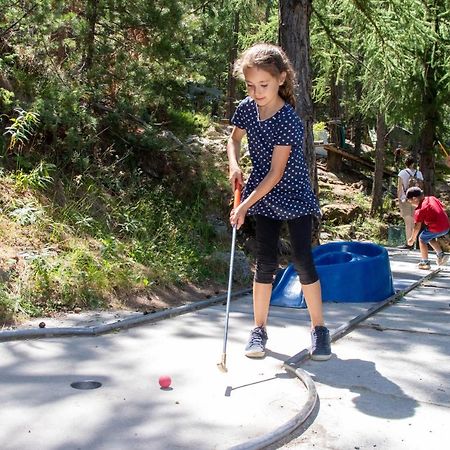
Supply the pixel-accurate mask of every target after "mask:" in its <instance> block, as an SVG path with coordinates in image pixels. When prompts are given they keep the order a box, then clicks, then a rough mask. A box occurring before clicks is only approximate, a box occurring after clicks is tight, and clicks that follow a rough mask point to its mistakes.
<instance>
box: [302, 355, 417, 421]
mask: <svg viewBox="0 0 450 450" xmlns="http://www.w3.org/2000/svg"><path fill="white" fill-rule="evenodd" d="M317 364H318V363H314V362H312V361H308V362H307V363H306V364H305V365H304V366H303V368H304V369H306V370H308V372H310V373H311V374H312V375H313V380H314V382H316V383H321V384H324V385H328V386H331V387H333V388H337V389H342V390H348V391H349V392H353V393H355V394H357V396H355V397H354V398H353V399H352V402H353V403H354V405H355V407H356V408H357V409H358V410H359V411H361V412H362V413H364V414H367V415H370V416H374V417H381V418H385V419H402V418H405V417H411V416H413V415H414V414H415V409H416V408H417V407H418V406H419V403H418V402H417V401H416V400H415V399H413V398H411V397H409V396H408V395H406V394H405V393H404V392H403V391H402V389H401V388H400V387H399V386H398V385H397V384H395V383H393V382H392V381H391V380H389V379H388V378H386V377H384V376H383V375H382V374H381V373H380V372H378V370H377V369H376V365H375V363H373V362H372V361H364V360H361V359H339V358H336V357H333V358H332V359H331V360H330V361H328V362H327V367H326V371H324V370H322V369H319V366H318V365H317ZM319 364H320V363H319ZM320 367H322V368H323V367H324V365H323V364H322V366H320Z"/></svg>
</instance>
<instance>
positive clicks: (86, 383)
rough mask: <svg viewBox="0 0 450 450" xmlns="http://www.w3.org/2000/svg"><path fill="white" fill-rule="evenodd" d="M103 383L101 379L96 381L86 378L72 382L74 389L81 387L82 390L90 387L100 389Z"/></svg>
mask: <svg viewBox="0 0 450 450" xmlns="http://www.w3.org/2000/svg"><path fill="white" fill-rule="evenodd" d="M101 385H102V383H100V381H94V380H84V381H74V382H73V383H71V384H70V386H71V387H73V388H74V389H81V390H84V391H86V390H89V389H98V388H99V387H100V386H101Z"/></svg>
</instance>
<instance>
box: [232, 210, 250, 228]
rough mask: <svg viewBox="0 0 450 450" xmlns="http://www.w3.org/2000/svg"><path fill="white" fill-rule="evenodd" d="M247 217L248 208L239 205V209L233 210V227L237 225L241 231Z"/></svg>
mask: <svg viewBox="0 0 450 450" xmlns="http://www.w3.org/2000/svg"><path fill="white" fill-rule="evenodd" d="M246 215H247V208H246V207H245V206H244V205H239V206H238V207H237V208H235V209H232V210H231V213H230V223H231V225H233V226H234V225H236V229H238V230H239V228H241V226H242V225H243V224H244V222H245V216H246Z"/></svg>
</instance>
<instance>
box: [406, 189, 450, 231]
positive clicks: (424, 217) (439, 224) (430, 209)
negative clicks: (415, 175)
mask: <svg viewBox="0 0 450 450" xmlns="http://www.w3.org/2000/svg"><path fill="white" fill-rule="evenodd" d="M414 221H415V222H423V223H424V224H425V225H426V226H427V228H428V230H429V231H431V232H432V233H441V232H442V231H445V230H448V229H449V227H450V220H449V218H448V216H447V213H446V212H445V209H444V205H443V204H442V203H441V202H440V201H439V200H438V199H437V198H436V197H433V196H432V195H430V196H429V197H425V198H424V199H423V200H422V203H420V205H419V206H418V207H417V208H416V210H415V212H414Z"/></svg>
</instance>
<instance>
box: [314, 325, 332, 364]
mask: <svg viewBox="0 0 450 450" xmlns="http://www.w3.org/2000/svg"><path fill="white" fill-rule="evenodd" d="M330 342H331V341H330V332H329V331H328V328H327V327H321V326H317V327H314V329H313V330H312V331H311V350H310V354H311V359H313V360H314V361H326V360H327V359H330V358H331V344H330Z"/></svg>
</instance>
